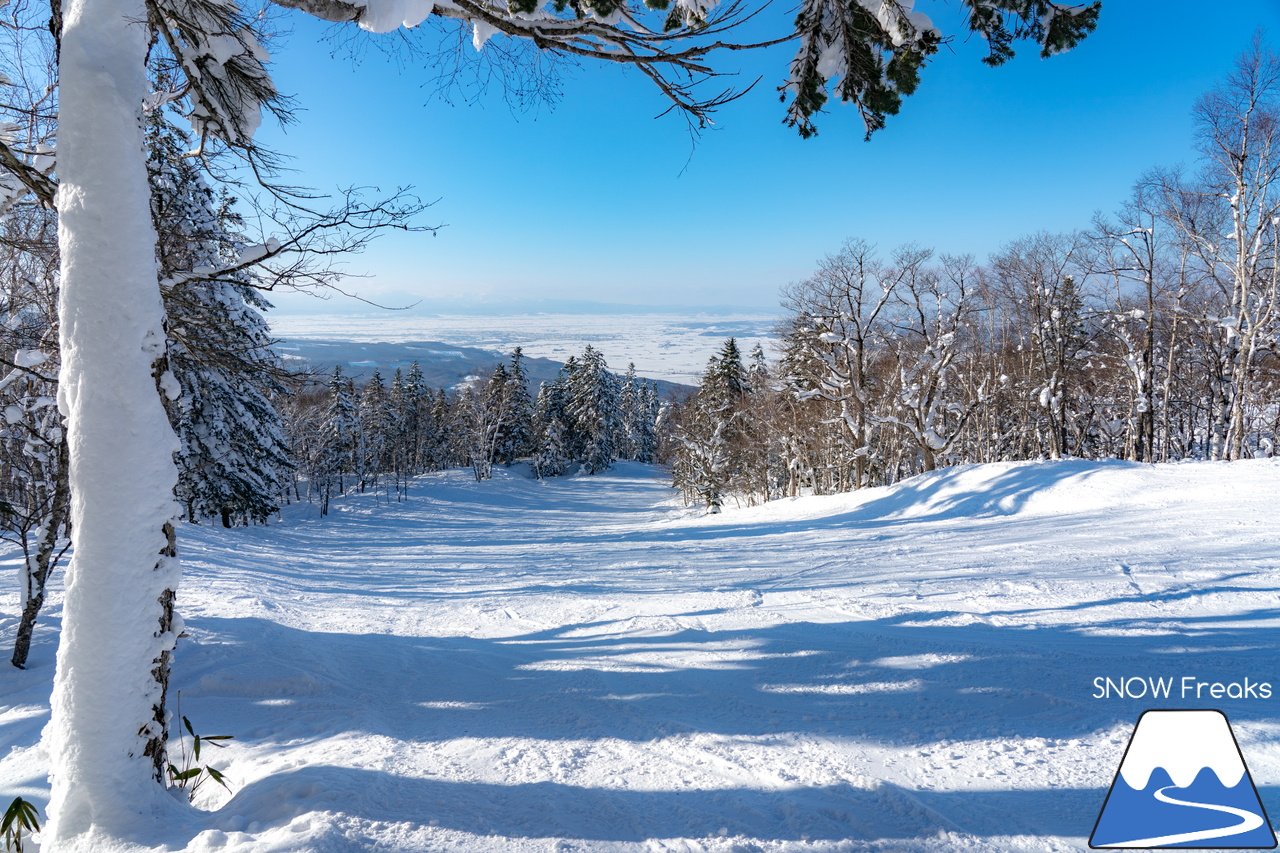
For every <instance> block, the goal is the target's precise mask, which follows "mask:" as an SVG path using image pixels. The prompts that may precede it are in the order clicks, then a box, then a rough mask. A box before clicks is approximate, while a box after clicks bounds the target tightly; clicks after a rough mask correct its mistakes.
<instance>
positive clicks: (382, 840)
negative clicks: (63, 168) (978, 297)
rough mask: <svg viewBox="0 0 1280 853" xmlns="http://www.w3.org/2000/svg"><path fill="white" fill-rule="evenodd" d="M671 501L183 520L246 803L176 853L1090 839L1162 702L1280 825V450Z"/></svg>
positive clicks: (552, 496)
mask: <svg viewBox="0 0 1280 853" xmlns="http://www.w3.org/2000/svg"><path fill="white" fill-rule="evenodd" d="M671 495H672V493H671V492H670V491H669V490H668V489H667V488H666V482H665V480H664V479H663V478H662V475H661V474H660V473H659V472H657V471H655V470H654V469H650V468H646V467H644V466H638V465H620V466H619V467H618V468H617V469H616V470H615V471H613V472H610V473H609V474H606V475H601V476H595V477H570V478H565V479H560V480H552V481H545V482H538V481H535V480H530V479H527V478H526V477H524V476H522V475H521V473H520V472H519V471H504V470H499V471H498V472H497V474H496V476H495V479H494V480H493V481H491V482H487V483H475V482H474V481H472V480H470V479H469V472H465V471H455V472H446V473H442V474H438V475H431V476H427V477H423V478H421V479H420V480H418V481H417V482H416V484H415V485H414V488H413V490H412V495H411V497H410V499H409V500H408V501H407V502H405V503H391V504H388V503H387V502H386V498H385V496H377V497H375V496H373V495H362V496H352V497H348V498H345V499H342V500H340V501H338V502H336V503H335V508H334V512H333V514H331V515H330V517H329V518H327V519H320V518H318V517H317V515H316V512H315V510H314V509H313V508H312V507H309V506H306V505H303V506H295V507H291V508H288V509H287V510H286V511H285V514H284V521H283V522H282V523H278V524H273V525H272V526H270V527H268V528H252V529H236V530H231V531H226V530H222V529H213V528H204V527H190V526H185V527H184V528H183V529H182V532H181V542H180V544H181V547H182V553H183V560H184V563H185V566H186V575H185V578H184V581H183V587H182V590H181V592H180V603H181V608H182V610H183V612H184V615H185V617H186V621H187V625H188V631H189V634H190V636H189V637H188V638H187V639H186V640H184V641H183V642H182V643H181V644H180V646H179V655H178V659H177V662H176V675H175V679H176V680H175V686H176V687H177V688H178V689H180V690H181V698H180V703H181V707H180V710H181V713H182V714H185V715H186V716H188V717H189V718H190V719H191V721H192V723H193V724H194V726H195V727H196V730H197V731H198V732H201V733H204V734H234V735H235V736H236V740H234V741H230V742H229V746H228V747H227V748H226V749H225V750H222V751H217V752H216V753H215V754H213V755H212V756H208V752H214V751H213V750H208V751H207V752H206V756H207V757H210V760H211V761H212V763H213V764H214V765H215V766H218V767H221V768H222V769H223V770H224V771H225V772H226V775H227V776H228V778H229V779H230V780H231V784H232V788H233V791H234V794H231V793H228V792H225V791H223V790H222V789H220V788H217V787H216V786H213V787H212V788H211V787H209V786H206V787H205V788H202V789H201V791H200V795H199V797H198V798H197V802H198V804H199V805H201V806H202V807H203V808H205V809H210V810H211V811H208V812H207V813H198V814H195V815H193V816H192V817H191V819H190V821H189V823H188V824H187V825H184V826H180V827H169V828H166V829H165V830H163V831H161V832H159V833H158V834H157V835H156V843H157V844H164V845H167V846H168V847H169V848H171V849H186V850H189V851H203V850H213V849H217V850H227V851H236V853H249V851H253V853H272V851H315V853H347V851H353V852H354V851H367V850H378V851H437V850H457V851H490V850H492V851H551V850H591V851H658V850H684V851H692V850H707V851H731V850H732V851H782V850H788V851H790V850H797V851H798V850H824V851H826V850H839V851H944V850H948V851H949V850H1001V851H1005V850H1008V851H1061V850H1078V849H1086V838H1087V836H1088V835H1089V832H1090V831H1091V829H1092V826H1093V823H1094V820H1095V818H1096V817H1097V815H1098V810H1099V809H1100V808H1101V805H1102V801H1103V799H1104V797H1105V796H1106V790H1107V786H1108V785H1109V784H1110V782H1111V780H1112V778H1113V776H1114V775H1115V773H1116V770H1117V767H1118V765H1119V762H1120V759H1121V755H1122V753H1123V751H1124V747H1125V744H1126V743H1127V741H1128V738H1129V734H1130V731H1131V730H1132V727H1133V724H1134V722H1135V721H1136V720H1137V718H1138V716H1139V714H1140V713H1141V712H1142V711H1143V710H1145V709H1147V708H1175V707H1191V708H1215V707H1216V708H1220V709H1222V710H1223V711H1224V712H1225V713H1226V714H1227V715H1228V717H1230V719H1231V722H1232V724H1233V726H1234V728H1235V733H1236V736H1237V738H1238V739H1239V741H1240V745H1241V748H1242V749H1243V751H1244V755H1245V758H1246V760H1247V761H1248V764H1249V769H1250V771H1251V772H1252V775H1253V779H1254V781H1255V782H1256V783H1257V785H1258V789H1259V792H1260V794H1261V796H1262V799H1263V802H1264V804H1265V805H1267V806H1268V807H1269V810H1270V812H1271V813H1272V814H1275V813H1278V812H1280V802H1278V798H1277V791H1278V790H1280V789H1278V788H1277V786H1278V785H1280V745H1278V744H1280V714H1278V713H1277V710H1276V709H1277V707H1280V705H1278V704H1277V703H1280V673H1277V672H1276V669H1275V661H1276V652H1275V645H1274V638H1275V636H1276V633H1275V631H1276V628H1277V623H1278V622H1280V547H1278V546H1277V543H1280V516H1278V515H1277V513H1276V511H1275V510H1276V506H1277V504H1278V503H1280V465H1278V464H1276V463H1275V462H1271V461H1252V462H1242V463H1233V464H1230V465H1213V464H1179V465H1164V466H1156V467H1143V466H1138V465H1130V464H1124V463H1091V462H1075V461H1066V462H1060V463H1038V464H1037V463H1023V464H1003V465H987V466H972V467H966V468H958V469H950V470H946V471H941V472H937V473H934V474H929V475H925V476H922V477H917V478H915V479H912V480H910V481H907V482H905V483H902V484H899V485H898V486H895V487H893V488H889V489H875V490H869V491H866V492H864V493H860V494H854V495H842V496H834V497H818V498H801V499H795V500H786V501H779V502H775V503H773V504H769V505H766V506H762V507H750V508H730V509H729V510H727V511H726V512H724V513H723V514H721V515H718V516H710V517H707V516H703V515H701V514H699V513H698V512H696V511H693V510H689V509H686V508H684V507H682V506H679V505H678V504H677V503H676V502H674V501H673V499H672V497H671ZM12 562H13V560H12V559H11V560H10V563H12ZM0 607H2V608H3V614H4V615H3V618H2V619H0V629H3V630H4V631H5V632H6V635H9V634H11V631H12V625H13V621H14V620H13V618H12V614H13V613H14V612H15V611H16V598H15V597H14V596H12V595H10V596H7V597H4V598H3V600H0ZM58 615H59V611H58V608H57V604H56V602H55V604H54V606H53V608H52V610H51V613H50V618H48V619H47V620H46V627H45V628H44V629H43V630H42V631H41V632H38V633H37V638H36V645H35V648H34V649H33V654H32V668H31V669H30V670H28V671H25V672H19V671H17V670H12V669H8V668H6V669H5V670H3V671H0V756H3V757H0V793H3V794H6V795H9V794H19V793H20V794H23V795H24V796H28V797H29V798H31V799H33V800H35V801H37V802H43V798H44V797H45V795H46V792H47V784H46V783H45V781H44V780H43V772H44V764H43V762H44V760H45V757H44V755H43V752H42V750H41V747H40V746H39V744H38V738H39V732H40V728H41V726H42V725H43V722H44V721H45V720H46V719H47V716H48V707H47V700H48V693H49V683H50V679H51V674H52V672H51V670H52V660H53V643H54V637H53V632H52V629H53V628H55V627H56V625H57V621H58V620H57V617H58ZM1184 677H1190V678H1191V680H1192V682H1191V683H1192V684H1193V685H1194V684H1196V683H1201V682H1203V683H1206V684H1207V685H1211V684H1213V683H1221V684H1231V683H1240V682H1242V681H1243V680H1244V679H1245V678H1248V679H1250V681H1251V682H1253V683H1257V682H1269V683H1271V685H1272V687H1273V693H1272V697H1273V698H1270V699H1262V698H1255V696H1256V694H1255V696H1251V697H1250V698H1238V699H1237V698H1230V697H1228V696H1225V695H1223V696H1222V697H1221V698H1218V699H1212V698H1211V697H1210V692H1209V688H1208V687H1206V688H1204V689H1203V690H1202V691H1201V692H1202V696H1201V698H1199V699H1196V697H1195V696H1194V688H1193V695H1191V696H1190V697H1189V698H1188V697H1184V696H1181V695H1180V693H1179V691H1180V689H1181V685H1182V684H1183V681H1182V680H1181V679H1183V678H1184ZM1106 678H1110V679H1111V680H1112V684H1116V683H1125V684H1126V685H1127V689H1128V690H1129V692H1137V688H1138V686H1139V685H1140V684H1147V685H1149V684H1150V683H1151V682H1150V681H1149V680H1150V679H1161V678H1163V679H1167V680H1170V681H1168V683H1169V684H1171V685H1173V686H1172V687H1171V690H1172V695H1171V696H1170V697H1168V698H1164V697H1161V698H1158V699H1153V698H1152V697H1151V696H1150V694H1149V693H1148V694H1147V695H1145V696H1143V697H1142V698H1137V699H1133V698H1118V697H1117V696H1115V695H1114V691H1113V693H1112V695H1111V696H1110V697H1109V698H1095V696H1097V695H1098V694H1099V692H1100V690H1099V688H1098V686H1097V685H1096V684H1095V679H1106ZM1126 679H1128V680H1127V681H1126ZM1133 679H1143V681H1142V682H1138V681H1134V680H1133ZM1102 683H1103V685H1104V686H1105V685H1106V682H1105V681H1104V682H1102ZM5 753H7V755H5Z"/></svg>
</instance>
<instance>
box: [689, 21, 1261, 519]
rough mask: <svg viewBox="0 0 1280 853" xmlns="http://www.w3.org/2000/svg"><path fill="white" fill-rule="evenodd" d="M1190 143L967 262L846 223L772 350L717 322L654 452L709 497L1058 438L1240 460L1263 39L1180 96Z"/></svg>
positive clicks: (1043, 445)
mask: <svg viewBox="0 0 1280 853" xmlns="http://www.w3.org/2000/svg"><path fill="white" fill-rule="evenodd" d="M1194 119H1195V123H1196V129H1197V132H1196V149H1197V151H1198V153H1199V159H1198V161H1197V162H1196V163H1195V164H1194V165H1193V166H1192V167H1190V168H1183V169H1167V168H1162V169H1153V170H1151V171H1150V172H1148V173H1147V174H1146V175H1144V176H1143V177H1142V178H1141V179H1140V180H1139V181H1138V182H1137V183H1136V184H1135V186H1134V188H1133V190H1132V193H1131V195H1130V197H1129V199H1128V200H1127V201H1126V202H1125V203H1124V204H1123V205H1122V206H1121V207H1120V209H1119V210H1117V211H1116V212H1115V213H1114V214H1112V215H1109V216H1108V215H1102V214H1097V215H1095V217H1094V218H1093V221H1092V222H1091V223H1090V224H1089V226H1088V227H1087V228H1083V229H1081V230H1079V231H1077V232H1074V233H1068V234H1048V233H1037V234H1033V235H1030V236H1026V237H1022V238H1019V239H1016V240H1013V241H1011V242H1009V243H1007V244H1006V245H1004V246H1003V247H1002V248H1001V249H1000V250H999V251H997V252H996V253H995V254H994V255H992V256H991V258H990V259H989V260H988V262H987V263H986V264H985V265H980V264H978V263H977V262H976V261H975V259H974V258H973V257H972V256H968V255H958V256H953V255H939V254H937V253H935V252H934V251H932V250H930V249H928V248H925V247H922V246H919V245H916V244H907V245H903V246H901V247H899V248H897V249H895V250H893V251H892V252H889V253H888V254H887V255H886V254H884V253H882V252H880V251H878V250H877V248H876V247H875V246H873V245H871V244H870V243H868V242H867V241H865V240H859V239H851V240H849V241H847V242H846V243H845V244H844V245H843V246H842V247H841V248H840V249H839V251H837V252H835V253H833V254H831V255H828V256H827V257H825V258H823V259H822V260H821V261H820V262H819V264H818V267H817V269H816V270H815V271H814V273H813V274H812V275H811V276H810V277H809V278H807V279H805V280H804V281H801V282H797V283H794V284H792V285H790V286H788V287H787V288H786V289H785V291H784V294H783V301H782V305H783V307H784V309H785V311H786V317H785V319H784V321H783V323H782V325H781V327H780V328H779V330H778V345H779V348H780V350H781V355H780V357H779V358H778V359H777V361H776V363H773V364H765V362H764V360H763V359H754V360H753V361H752V363H751V364H750V365H746V366H744V365H743V363H742V358H741V355H740V354H739V353H738V351H737V347H736V345H735V344H734V342H733V341H730V342H728V343H727V344H726V345H725V347H724V348H723V349H722V350H721V352H720V353H718V354H717V356H716V357H715V358H713V359H712V360H711V363H710V364H709V365H708V368H707V370H706V373H705V374H704V378H703V382H702V388H701V391H700V392H699V393H698V395H696V396H695V397H693V398H692V399H691V400H689V401H688V402H687V403H686V404H685V405H684V406H682V407H680V409H679V410H678V411H676V412H674V413H673V417H672V420H673V425H674V439H673V441H672V442H671V443H669V445H667V446H668V447H669V455H668V456H667V458H668V460H669V461H670V462H671V464H672V466H673V472H674V478H675V483H676V485H677V486H678V487H679V488H681V489H682V490H683V492H684V494H685V496H686V499H687V500H689V501H691V502H692V501H700V502H702V503H703V504H705V505H706V506H707V507H708V508H709V509H711V510H716V509H718V508H719V507H720V505H721V504H722V503H723V501H724V500H725V499H726V498H728V497H730V496H737V497H738V498H740V499H742V500H745V501H747V502H756V501H763V500H769V499H772V498H776V497H781V496H787V495H795V494H799V493H801V492H813V493H819V494H825V493H832V492H841V491H847V490H851V489H858V488H863V487H866V486H871V485H883V484H888V483H893V482H896V481H897V480H900V479H902V478H904V477H908V476H911V475H913V474H916V473H920V472H923V471H931V470H934V469H935V468H937V467H939V466H942V465H953V464H959V463H976V462H996V461H1007V460H1025V459H1037V458H1052V459H1058V458H1061V457H1064V456H1075V457H1083V458H1091V459H1096V458H1120V459H1130V460H1135V461H1141V462H1164V461H1174V460H1181V459H1208V460H1224V461H1230V460H1238V459H1245V458H1250V457H1254V456H1272V455H1275V453H1276V449H1277V445H1278V444H1280V405H1278V403H1280V400H1278V398H1277V387H1278V386H1277V383H1278V381H1280V360H1278V357H1277V356H1278V353H1277V341H1278V340H1280V182H1278V180H1277V179H1278V178H1280V57H1278V56H1277V55H1276V53H1275V52H1274V51H1272V50H1271V49H1269V48H1268V47H1267V46H1266V45H1265V44H1264V43H1263V42H1262V40H1261V39H1260V38H1259V39H1256V40H1255V42H1254V44H1253V46H1252V48H1251V49H1250V50H1248V51H1247V52H1246V53H1245V54H1243V55H1242V56H1241V57H1240V59H1239V60H1238V61H1237V63H1236V67H1235V69H1234V71H1233V72H1232V74H1231V75H1230V76H1229V77H1228V78H1227V79H1226V81H1225V82H1224V83H1223V84H1221V85H1220V86H1219V87H1217V88H1216V89H1214V90H1213V91H1212V92H1210V93H1209V94H1207V95H1205V96H1204V97H1203V98H1201V99H1200V100H1199V101H1198V102H1197V104H1196V106H1195V109H1194Z"/></svg>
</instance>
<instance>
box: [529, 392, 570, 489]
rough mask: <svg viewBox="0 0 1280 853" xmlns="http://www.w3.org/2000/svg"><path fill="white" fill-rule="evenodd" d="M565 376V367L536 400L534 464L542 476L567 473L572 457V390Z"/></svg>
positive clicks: (536, 470)
mask: <svg viewBox="0 0 1280 853" xmlns="http://www.w3.org/2000/svg"><path fill="white" fill-rule="evenodd" d="M564 379H565V374H564V372H563V371H562V372H561V375H560V376H558V377H556V379H555V380H554V381H552V382H544V383H543V384H542V387H541V388H539V389H538V399H537V401H536V402H535V404H534V415H533V424H534V431H535V434H536V447H537V450H536V452H535V453H534V457H533V468H534V472H535V473H536V474H537V475H538V477H539V478H541V477H557V476H559V475H561V474H563V473H564V472H565V471H566V470H567V469H568V467H569V463H570V462H571V461H572V452H573V451H572V437H571V436H572V428H571V427H570V421H569V415H568V412H567V409H566V406H567V399H566V398H567V396H568V391H567V388H566V382H565V381H564Z"/></svg>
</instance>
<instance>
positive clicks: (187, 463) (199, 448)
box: [147, 111, 291, 527]
mask: <svg viewBox="0 0 1280 853" xmlns="http://www.w3.org/2000/svg"><path fill="white" fill-rule="evenodd" d="M147 144H148V151H149V154H150V156H149V158H148V161H147V169H148V173H149V176H150V181H151V207H152V216H153V220H154V222H155V225H156V230H157V234H158V235H159V242H158V253H159V261H160V271H161V275H162V277H163V279H164V281H165V282H167V283H168V286H166V287H165V288H163V289H162V295H163V297H164V307H165V315H166V325H165V328H166V333H167V336H168V339H169V341H168V346H167V347H166V352H165V356H166V358H165V364H166V366H167V368H168V371H169V373H170V374H171V375H172V376H173V379H174V380H175V381H176V386H175V387H174V388H172V389H171V390H172V392H173V394H175V395H176V396H173V397H172V399H169V400H168V401H167V404H166V408H167V410H168V412H169V418H170V422H171V424H172V425H173V428H174V430H175V431H176V432H177V435H178V438H179V441H180V442H181V445H182V450H181V452H180V453H179V456H178V468H179V471H178V485H177V488H176V491H175V493H176V496H177V498H178V500H179V501H181V503H182V504H183V505H184V506H185V508H186V516H187V519H188V521H196V520H198V519H201V518H206V517H209V516H216V517H220V518H221V520H222V524H223V526H226V527H230V526H231V521H232V519H233V518H243V519H245V520H247V521H253V522H261V521H264V520H265V519H266V518H267V517H268V516H269V515H270V514H271V513H273V512H275V511H276V509H277V505H278V499H279V492H280V488H281V485H282V483H283V481H284V478H285V476H286V472H287V471H288V470H289V468H290V467H291V463H290V460H289V449H288V444H287V441H286V440H285V437H284V435H283V432H282V430H281V425H280V418H279V415H278V414H277V413H276V410H275V407H274V406H273V405H272V403H271V401H270V399H269V397H268V395H269V394H272V393H279V392H280V391H282V386H281V385H280V381H279V378H280V376H281V374H282V371H281V369H280V368H279V367H278V366H277V360H276V356H275V354H274V353H273V352H272V350H271V337H270V331H269V329H268V327H267V324H266V321H265V320H264V319H263V317H262V313H261V312H262V310H264V309H265V308H267V307H269V306H268V305H267V303H266V302H265V301H264V300H263V299H262V297H261V296H260V295H259V294H258V292H257V291H256V290H255V289H254V288H253V284H254V280H253V278H252V274H251V272H250V271H249V270H244V269H240V270H235V271H233V272H230V273H227V274H225V275H223V276H221V277H219V278H211V279H203V278H198V277H196V276H195V274H194V271H196V270H216V269H220V268H223V267H227V266H235V265H236V264H237V262H238V261H239V259H240V257H241V255H242V253H243V252H244V250H245V248H246V246H245V241H244V239H243V238H242V237H241V236H240V235H239V234H238V233H237V230H236V229H237V228H238V226H239V225H240V222H239V218H238V217H237V216H235V214H234V212H233V209H232V203H231V201H230V199H228V198H222V199H219V198H218V197H217V196H216V195H215V193H214V191H213V188H212V187H211V186H210V185H209V183H208V182H207V181H206V180H205V177H204V175H203V173H202V172H201V170H200V168H199V167H198V165H197V163H198V161H196V160H194V159H193V158H189V157H184V156H183V154H184V153H185V152H186V151H187V150H188V149H189V145H188V140H187V139H186V138H185V136H183V135H182V134H181V133H180V132H179V131H178V130H177V128H175V127H174V126H172V125H171V124H170V123H169V122H168V120H167V117H166V116H165V115H164V113H163V112H162V111H155V112H153V113H152V114H151V116H150V120H149V125H148V132H147Z"/></svg>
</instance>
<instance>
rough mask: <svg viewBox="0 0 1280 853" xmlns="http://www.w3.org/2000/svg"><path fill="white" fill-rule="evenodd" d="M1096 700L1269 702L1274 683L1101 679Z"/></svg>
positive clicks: (1096, 684) (1186, 678) (1096, 685)
mask: <svg viewBox="0 0 1280 853" xmlns="http://www.w3.org/2000/svg"><path fill="white" fill-rule="evenodd" d="M1093 698H1094V699H1270V698H1271V682H1269V681H1254V680H1253V679H1251V678H1249V677H1247V676H1246V677H1245V678H1244V679H1242V680H1239V681H1230V682H1222V681H1201V680H1200V679H1199V678H1196V677H1195V676H1192V675H1184V676H1182V677H1180V678H1179V677H1163V676H1151V675H1145V676H1138V675H1134V676H1122V677H1120V678H1110V677H1104V676H1098V677H1097V678H1095V679H1094V680H1093Z"/></svg>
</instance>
